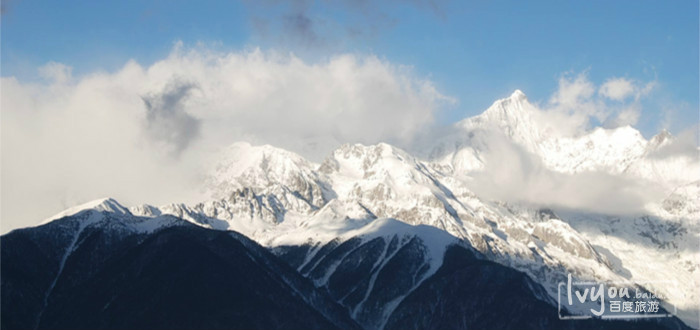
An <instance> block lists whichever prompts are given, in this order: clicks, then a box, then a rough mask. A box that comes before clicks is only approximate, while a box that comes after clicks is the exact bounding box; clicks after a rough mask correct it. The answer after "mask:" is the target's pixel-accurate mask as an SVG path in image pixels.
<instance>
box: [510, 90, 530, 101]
mask: <svg viewBox="0 0 700 330" xmlns="http://www.w3.org/2000/svg"><path fill="white" fill-rule="evenodd" d="M509 99H514V100H527V95H525V93H523V91H521V90H519V89H516V90H515V91H514V92H513V94H510V97H509Z"/></svg>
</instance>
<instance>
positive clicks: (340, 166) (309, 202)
mask: <svg viewBox="0 0 700 330" xmlns="http://www.w3.org/2000/svg"><path fill="white" fill-rule="evenodd" d="M546 115H547V114H546V113H544V112H543V111H541V110H539V109H538V108H537V107H535V106H534V105H532V104H530V103H529V101H528V100H527V97H526V96H525V94H524V93H522V92H520V91H516V92H515V93H513V95H511V96H510V97H508V98H506V99H503V100H499V101H496V102H495V103H494V104H493V105H492V106H491V107H490V108H489V109H487V110H486V111H485V112H484V113H482V114H481V115H479V116H476V117H472V118H467V119H465V120H463V121H460V122H458V123H457V124H455V125H454V127H453V128H452V129H451V130H450V131H449V134H446V135H445V136H442V137H441V138H440V139H438V140H436V141H435V143H434V144H433V145H432V146H431V147H430V148H429V149H430V150H428V151H426V152H425V154H426V155H427V156H425V157H418V156H414V155H412V154H411V153H409V152H407V151H404V150H401V149H399V148H396V147H394V146H391V145H388V144H384V143H380V144H377V145H371V146H365V145H360V144H354V145H353V144H347V145H342V146H340V147H339V148H338V149H336V150H335V151H333V152H332V153H331V154H330V155H329V156H328V157H327V158H326V159H325V160H324V161H323V162H322V163H320V164H316V163H313V162H310V161H307V160H305V159H304V158H303V157H301V156H300V155H297V154H295V153H293V152H290V151H286V150H281V149H278V148H275V147H272V146H252V145H250V144H248V143H236V144H234V145H232V146H230V147H229V148H227V149H225V150H224V151H223V152H222V155H221V158H220V161H219V162H218V163H217V164H215V166H214V167H213V168H214V169H213V171H212V173H211V175H210V177H209V178H208V180H207V188H208V189H209V191H210V195H211V196H212V198H211V199H210V200H207V201H203V202H201V203H198V204H195V205H184V204H170V205H165V206H160V207H155V206H151V205H142V206H133V207H130V208H128V209H127V208H125V207H123V206H121V205H119V203H117V202H116V201H113V200H111V199H107V200H101V201H97V202H95V203H92V204H86V205H84V206H81V207H77V208H74V209H71V210H67V211H65V212H63V213H62V214H59V215H57V216H55V217H52V218H51V219H49V220H50V221H49V222H48V224H51V223H54V221H51V220H56V219H62V218H65V217H71V216H76V215H77V214H84V213H81V212H83V211H84V210H94V211H99V212H105V213H108V214H115V215H122V216H124V218H125V219H127V220H124V221H122V222H120V223H132V222H133V224H131V225H129V228H131V229H130V230H132V231H134V230H136V231H139V232H144V233H151V232H157V231H159V230H160V229H161V228H164V227H168V226H171V225H172V221H173V220H172V219H184V220H186V221H188V222H189V223H194V224H196V225H198V226H200V227H205V228H209V229H216V230H228V231H235V232H238V233H241V234H243V235H244V236H246V237H248V238H250V239H252V240H253V241H255V242H257V243H258V244H260V245H262V246H264V247H266V248H268V249H269V250H270V251H272V252H273V253H274V254H275V255H277V256H278V257H280V258H281V259H283V260H285V261H286V262H288V263H289V264H290V265H291V266H292V267H293V268H294V269H296V270H297V271H298V272H299V273H300V274H301V275H303V276H305V277H306V278H307V279H309V280H311V282H312V283H314V285H315V286H316V287H317V288H323V289H324V290H326V291H327V292H328V293H329V294H330V296H331V297H332V298H333V299H334V300H335V301H336V302H337V303H338V304H339V305H340V306H343V307H344V308H345V309H346V310H347V311H348V312H349V315H350V316H351V317H352V319H353V320H354V321H355V322H357V323H358V324H359V325H361V326H362V327H363V328H365V329H389V328H404V327H405V326H406V323H402V322H403V321H402V317H404V318H405V317H406V315H409V314H411V312H410V311H414V312H415V310H417V309H420V308H419V307H416V306H418V305H415V304H418V301H417V300H420V299H419V298H418V297H433V298H434V292H428V291H425V290H427V289H425V287H426V286H427V285H430V286H431V287H432V288H433V289H434V288H435V287H443V285H445V284H444V283H443V282H441V281H442V280H436V278H437V277H439V276H443V277H442V278H451V277H449V276H452V275H449V276H448V275H446V274H445V273H444V272H443V271H442V269H443V268H444V267H443V266H444V265H443V263H444V262H445V260H447V259H448V258H447V255H448V253H447V251H451V249H452V248H451V247H453V246H456V247H459V248H461V249H465V251H471V252H470V253H474V254H475V255H477V259H479V260H489V261H493V262H496V263H498V264H500V265H502V266H506V267H508V268H512V269H515V270H517V271H519V272H523V273H524V274H527V276H528V277H529V278H530V279H532V280H533V281H534V282H536V283H537V284H538V285H541V287H542V290H541V291H538V290H528V291H527V292H528V293H527V294H528V295H532V296H536V297H537V299H538V300H539V301H541V302H544V303H545V304H547V305H549V306H553V305H554V304H555V302H556V299H557V287H558V284H559V283H560V282H565V281H566V277H567V275H568V274H569V273H571V274H572V275H573V276H574V277H575V278H576V279H579V280H604V281H615V282H634V283H644V284H643V286H644V288H647V289H653V291H654V292H660V293H662V294H663V295H665V296H666V297H668V299H667V301H666V304H665V305H664V307H666V308H667V309H669V310H672V309H674V308H677V309H678V316H679V317H680V318H681V319H682V320H683V321H684V322H686V324H688V325H690V326H693V327H698V325H699V324H698V312H700V309H699V308H698V305H697V301H698V300H699V299H700V289H699V288H700V262H699V261H698V260H700V247H699V246H698V239H699V237H700V221H698V220H699V219H700V202H699V201H698V194H699V192H700V162H699V161H698V157H697V153H696V154H695V155H688V154H675V155H671V156H667V157H659V156H658V153H659V152H658V151H659V150H662V149H663V148H665V147H666V146H668V145H669V144H671V143H673V140H674V137H672V136H670V134H669V133H668V132H662V133H660V134H659V135H657V136H655V137H653V138H652V139H650V140H646V139H645V138H644V137H643V136H642V135H641V134H640V133H639V132H638V131H637V130H635V129H634V128H631V127H628V126H627V127H619V128H613V129H606V128H595V129H592V130H589V131H585V132H580V133H578V134H576V135H568V136H567V135H562V134H560V133H558V132H555V131H553V128H552V127H551V126H548V125H547V124H546V120H543V118H544V117H543V116H546ZM503 141H505V142H503ZM500 143H506V144H507V145H508V146H512V149H508V151H509V152H510V151H512V152H514V153H517V157H526V158H527V159H530V160H532V161H533V162H535V163H537V164H541V165H542V168H543V171H550V172H552V173H556V175H569V176H571V175H591V173H593V174H600V173H602V174H604V175H606V176H608V177H611V178H624V179H625V180H635V181H643V182H646V183H648V186H650V187H654V189H657V188H658V189H659V191H660V192H661V195H660V198H658V200H653V201H651V202H649V203H647V205H645V208H644V210H643V211H639V212H636V213H628V214H625V215H620V214H605V213H601V212H592V211H590V210H586V209H583V208H576V207H571V206H570V205H569V206H567V207H562V206H559V205H556V204H554V205H548V204H544V205H543V204H538V203H533V202H532V201H528V202H513V201H503V200H494V199H493V198H489V197H486V196H483V195H482V194H480V193H478V191H477V190H475V188H478V187H475V182H477V181H475V179H474V178H475V177H476V176H477V175H482V174H480V173H483V171H484V170H485V169H488V168H490V167H494V166H504V167H505V168H506V169H508V167H509V166H510V164H508V163H504V164H494V163H493V159H492V158H490V156H489V154H490V153H492V152H494V151H497V150H499V148H501V147H502V144H500ZM509 148H510V147H509ZM514 170H515V169H514ZM131 218H133V219H138V220H128V219H131ZM145 219H151V220H145ZM89 223H90V222H89V221H85V222H83V224H82V225H81V226H89ZM115 226H122V225H115ZM74 237H78V235H76V236H74ZM72 244H73V245H75V244H76V241H73V243H72ZM71 249H72V248H70V249H68V250H71ZM401 251H403V252H401ZM401 253H402V254H401ZM403 254H405V255H403ZM65 258H66V257H63V259H65ZM63 263H65V262H62V263H61V264H63ZM62 267H63V266H61V267H59V271H58V272H59V274H60V272H61V271H60V269H61V268H62ZM398 274H400V275H398ZM391 276H401V277H402V278H401V279H400V280H399V279H393V281H392V278H391ZM444 276H447V277H444ZM404 277H405V278H404ZM669 279H670V280H672V283H671V284H669V282H662V280H669ZM382 281H383V282H382ZM458 282H459V283H463V281H462V279H460V280H459V281H458ZM654 282H656V283H654ZM54 285H55V284H54ZM49 291H51V290H49ZM451 299H452V298H451ZM455 299H456V298H455ZM411 301H414V303H415V304H411V303H410V302H411ZM439 303H441V302H435V304H439ZM421 308H428V307H425V306H423V307H421ZM465 308H466V307H465ZM399 315H403V316H402V317H399ZM555 316H556V315H555ZM471 321H473V320H471ZM416 322H426V320H416ZM482 325H483V324H482Z"/></svg>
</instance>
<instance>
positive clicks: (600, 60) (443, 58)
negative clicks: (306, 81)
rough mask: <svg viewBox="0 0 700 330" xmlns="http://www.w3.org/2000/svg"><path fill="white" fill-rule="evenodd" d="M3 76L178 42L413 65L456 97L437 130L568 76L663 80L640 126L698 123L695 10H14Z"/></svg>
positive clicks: (143, 53)
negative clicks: (668, 120)
mask: <svg viewBox="0 0 700 330" xmlns="http://www.w3.org/2000/svg"><path fill="white" fill-rule="evenodd" d="M3 5H4V9H3V10H4V13H3V16H2V62H1V63H2V76H4V77H8V76H16V77H17V78H18V79H19V80H21V81H32V80H35V79H37V78H38V75H37V70H36V69H37V67H40V66H42V65H43V64H45V63H47V62H49V61H55V62H60V63H64V64H67V65H69V66H71V67H72V68H73V75H74V76H80V75H87V74H90V73H91V72H95V71H114V70H117V69H119V68H120V67H122V66H123V65H124V63H126V62H127V61H128V60H129V59H135V60H136V61H138V62H139V63H141V64H143V65H148V64H150V63H153V62H155V61H157V60H159V59H161V58H163V57H165V56H167V54H168V53H169V52H170V51H171V49H172V47H173V44H174V43H175V42H176V41H182V42H183V43H184V44H185V45H195V44H196V43H198V42H201V43H204V44H207V45H209V46H210V47H216V48H220V49H224V50H240V49H246V48H250V47H261V48H262V49H275V50H281V51H290V52H294V53H295V54H296V55H297V56H300V57H301V58H302V59H305V60H307V61H311V62H313V61H319V60H322V59H323V58H326V57H328V56H332V55H334V54H338V53H348V52H349V53H358V54H374V55H376V56H378V57H380V58H382V59H385V60H387V61H391V62H393V63H398V64H402V65H408V66H412V67H413V68H414V70H415V72H416V73H417V74H418V75H420V76H424V77H428V78H429V79H430V80H431V81H433V82H434V84H435V85H436V87H437V89H438V90H439V91H440V92H442V93H443V94H446V95H449V96H451V97H454V98H455V99H457V100H458V103H456V104H455V105H453V106H450V107H447V109H446V110H445V111H443V112H442V113H441V115H440V120H441V121H444V122H451V121H454V120H457V119H459V118H462V117H465V116H468V115H473V114H476V113H478V112H480V111H482V110H483V109H485V108H486V107H487V106H488V105H490V104H491V103H492V102H493V101H494V100H495V99H497V98H500V97H504V96H507V95H508V94H509V93H510V92H511V91H512V90H514V89H516V88H519V89H522V90H523V91H525V92H526V93H527V94H528V96H529V98H530V99H531V100H534V101H546V100H547V99H548V98H549V96H550V95H551V94H552V93H553V92H554V91H555V90H556V89H557V80H558V79H559V78H560V77H561V75H562V74H564V73H566V72H573V73H580V72H587V73H588V77H589V79H590V80H591V81H592V82H594V83H595V84H602V83H603V82H604V81H605V80H606V79H608V78H611V77H624V78H627V79H632V80H638V81H652V80H653V81H656V83H657V85H656V86H657V87H656V88H655V89H654V91H653V93H651V94H650V95H649V96H648V97H646V98H645V99H644V100H643V103H642V105H643V111H642V116H641V118H640V120H639V123H638V125H637V126H638V127H639V128H640V129H642V131H643V133H644V134H645V135H646V136H649V135H651V134H653V133H654V132H656V131H658V129H659V126H660V124H659V123H660V122H661V120H662V118H661V117H662V116H663V114H662V111H661V109H662V108H663V109H669V108H671V109H673V111H674V122H673V124H672V125H670V128H671V129H672V131H679V130H680V129H683V128H687V127H689V126H690V125H692V124H694V123H697V121H698V90H699V83H698V1H673V2H665V1H634V2H632V1H527V2H525V1H452V2H443V1H425V2H424V1H405V2H404V1H388V2H382V3H379V4H377V3H375V2H369V1H335V2H334V1H330V2H329V1H323V2H320V3H314V2H312V1H289V2H284V1H263V2H255V1H243V2H235V1H232V2H223V1H221V2H218V1H197V2H195V1H128V0H127V1H72V0H69V1H29V0H9V1H3Z"/></svg>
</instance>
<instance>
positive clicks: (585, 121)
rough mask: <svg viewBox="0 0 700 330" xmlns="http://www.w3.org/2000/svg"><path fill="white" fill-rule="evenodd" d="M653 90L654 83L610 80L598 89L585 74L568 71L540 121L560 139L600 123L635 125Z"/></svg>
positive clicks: (608, 125) (613, 125)
mask: <svg viewBox="0 0 700 330" xmlns="http://www.w3.org/2000/svg"><path fill="white" fill-rule="evenodd" d="M655 87H656V81H649V82H646V83H642V82H638V81H633V80H629V79H625V78H610V79H608V80H606V82H605V83H603V84H602V85H601V86H599V87H597V86H596V85H595V84H594V83H593V82H591V81H590V80H589V78H588V72H587V71H584V72H581V73H579V74H577V75H574V74H573V73H571V72H568V73H565V74H564V75H562V77H561V78H560V79H559V86H558V89H557V90H556V91H555V92H554V93H553V94H552V96H551V97H550V99H549V102H548V104H547V105H546V106H545V107H543V108H542V110H543V118H541V119H542V120H541V122H542V123H543V125H546V126H548V127H549V129H550V130H551V131H553V132H557V133H559V134H560V135H563V136H573V135H580V134H582V133H585V131H586V130H587V129H589V128H590V127H591V126H598V125H600V124H601V123H602V124H603V125H604V126H605V127H607V128H615V127H620V126H626V125H634V124H636V123H637V121H638V120H639V117H640V116H641V114H642V106H641V102H640V101H641V99H642V98H643V97H645V96H647V95H648V94H649V93H650V92H651V91H653V89H654V88H655ZM596 90H597V91H598V92H597V94H596ZM611 101H613V102H611ZM591 120H594V122H591Z"/></svg>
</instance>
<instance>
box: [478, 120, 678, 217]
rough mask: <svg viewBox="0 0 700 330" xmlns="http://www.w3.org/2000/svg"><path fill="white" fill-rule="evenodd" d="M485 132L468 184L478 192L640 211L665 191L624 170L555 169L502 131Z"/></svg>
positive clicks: (534, 202) (571, 205) (593, 209)
mask: <svg viewBox="0 0 700 330" xmlns="http://www.w3.org/2000/svg"><path fill="white" fill-rule="evenodd" d="M487 134H488V137H487V139H488V141H489V148H488V149H487V150H485V152H484V153H483V154H482V155H481V156H482V157H483V158H482V159H483V160H484V162H485V164H486V166H485V167H484V168H483V169H482V170H479V171H475V172H472V173H471V174H470V175H471V176H472V178H473V181H472V182H471V184H470V185H469V186H470V189H472V190H473V191H474V192H475V193H476V194H477V195H480V196H483V197H486V198H489V199H493V200H498V201H507V202H515V203H525V204H529V205H536V206H539V207H558V208H568V209H574V210H585V211H589V212H600V213H603V214H630V213H638V212H643V211H644V206H645V204H647V203H649V202H655V201H658V200H660V199H661V198H663V197H664V196H665V195H664V190H663V189H661V187H659V186H657V185H655V184H652V183H649V182H645V181H643V180H638V179H634V178H628V177H625V176H623V175H612V174H609V173H606V172H600V171H585V172H580V173H575V174H568V173H561V172H556V171H554V170H551V169H549V168H547V167H546V166H545V165H544V164H543V163H542V160H541V159H540V158H539V157H537V156H536V155H534V154H531V153H529V152H528V151H526V150H525V149H524V148H523V147H522V146H519V145H517V144H514V143H513V142H512V141H511V140H510V139H508V138H506V137H505V136H504V135H503V134H502V133H499V132H489V133H487Z"/></svg>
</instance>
